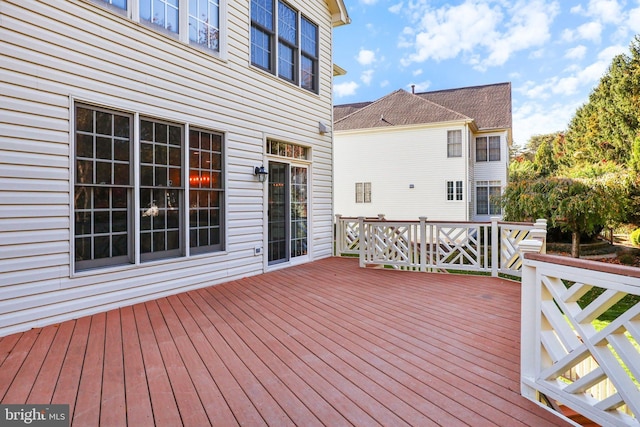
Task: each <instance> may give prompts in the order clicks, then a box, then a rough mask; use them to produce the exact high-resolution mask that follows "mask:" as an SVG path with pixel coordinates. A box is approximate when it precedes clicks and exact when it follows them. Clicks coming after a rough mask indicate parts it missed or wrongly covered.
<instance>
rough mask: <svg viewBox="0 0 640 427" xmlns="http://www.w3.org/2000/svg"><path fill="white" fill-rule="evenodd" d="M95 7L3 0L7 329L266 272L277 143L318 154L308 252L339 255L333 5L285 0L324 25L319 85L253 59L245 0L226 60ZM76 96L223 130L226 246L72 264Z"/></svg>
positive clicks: (0, 279)
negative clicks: (332, 127)
mask: <svg viewBox="0 0 640 427" xmlns="http://www.w3.org/2000/svg"><path fill="white" fill-rule="evenodd" d="M99 3H100V2H99V1H90V0H66V1H61V0H44V1H38V2H34V1H24V0H0V40H2V42H1V43H0V58H1V60H0V63H1V68H2V70H0V75H1V76H2V78H1V82H0V87H1V88H2V89H1V90H0V336H2V335H6V334H9V333H13V332H17V331H22V330H27V329H29V328H31V327H36V326H40V325H44V324H51V323H55V322H59V321H62V320H65V319H69V318H76V317H79V316H82V315H88V314H92V313H96V312H100V311H105V310H108V309H111V308H115V307H119V306H124V305H129V304H133V303H136V302H140V301H144V300H149V299H153V298H157V297H160V296H164V295H168V294H173V293H177V292H181V291H185V290H189V289H194V288H198V287H203V286H208V285H212V284H216V283H219V282H223V281H227V280H231V279H235V278H240V277H243V276H248V275H254V274H259V273H261V272H264V271H265V270H266V269H268V267H267V260H266V250H262V251H261V254H260V255H256V254H255V248H261V249H266V217H265V215H266V204H267V200H266V192H265V191H266V184H263V183H260V182H258V181H257V180H256V178H255V177H254V175H253V169H254V167H255V166H260V165H261V164H265V165H266V164H267V161H268V157H267V156H266V154H265V141H266V140H267V138H276V139H278V140H281V141H286V142H289V143H293V144H297V145H302V146H305V147H308V148H309V149H310V151H311V159H310V161H309V162H308V165H309V171H310V172H309V180H310V187H309V190H310V196H309V210H310V211H311V212H312V215H311V217H312V222H311V223H310V224H309V226H310V230H309V246H310V248H309V259H318V258H323V257H327V256H330V255H331V252H332V223H333V218H332V213H333V209H332V144H331V136H330V135H320V134H319V132H318V122H319V121H322V122H324V123H330V122H331V117H332V113H331V108H332V107H331V90H332V81H331V79H332V59H331V48H332V26H331V16H330V13H329V10H328V9H327V4H326V3H325V2H322V1H314V2H304V1H302V0H292V1H289V2H288V3H289V4H290V5H291V6H292V7H294V8H297V9H298V10H299V11H301V12H303V13H304V15H305V16H306V17H308V18H309V19H311V20H313V21H314V22H315V23H316V24H317V25H318V26H319V28H318V30H319V46H320V47H319V67H320V70H319V75H320V78H319V91H318V94H314V93H311V92H309V91H307V90H304V89H301V88H299V87H296V86H294V85H292V84H289V83H288V82H285V81H284V80H282V79H280V78H278V77H276V76H273V75H271V74H268V73H266V72H264V71H263V70H260V69H258V68H256V67H253V66H251V65H250V47H249V32H250V22H249V7H250V2H248V1H246V2H235V1H226V2H225V1H223V2H222V3H223V12H224V13H223V15H222V16H221V19H222V20H223V22H222V24H223V25H222V26H223V27H226V29H225V31H224V33H223V35H222V37H221V40H222V47H221V54H220V55H213V54H209V53H206V52H203V51H202V50H201V49H199V48H196V47H193V46H190V45H189V44H188V43H185V42H184V41H183V40H179V39H177V38H176V37H173V36H171V35H167V34H164V33H162V32H161V31H156V30H154V29H152V28H150V27H149V26H147V25H144V24H142V23H138V22H134V21H133V20H132V19H130V18H129V17H127V16H126V15H125V14H123V13H118V12H117V11H114V10H111V9H109V8H106V7H103V6H102V5H100V4H99ZM310 3H311V4H310ZM185 4H186V3H184V2H182V5H183V6H184V5H185ZM76 102H82V103H86V104H90V105H95V106H97V107H104V108H109V109H113V110H117V111H123V112H127V113H131V114H134V115H135V118H136V119H138V118H139V117H141V116H149V117H153V118H157V119H161V120H166V121H170V122H172V123H177V124H180V125H181V126H185V128H188V126H191V127H197V128H200V129H205V130H210V131H213V132H220V133H222V134H223V139H224V170H225V173H224V181H225V185H224V189H225V200H224V205H225V209H226V212H225V218H224V221H223V228H224V234H225V248H224V250H223V251H220V252H214V253H209V254H201V255H193V256H186V255H182V256H176V257H172V258H169V259H164V260H159V261H149V262H141V261H140V260H139V257H138V258H137V259H136V261H135V262H134V263H133V264H128V265H121V266H114V267H106V268H97V269H92V270H86V271H78V272H76V271H75V270H74V255H73V254H74V251H73V246H74V241H73V233H74V230H73V227H74V217H73V204H74V202H73V200H72V197H73V196H72V194H73V188H74V182H73V176H74V153H75V151H74V150H75V148H74V136H73V134H74V123H73V121H74V113H73V111H74V105H75V103H76ZM136 155H137V154H134V159H135V156H136ZM183 155H185V154H183ZM184 179H185V180H186V179H188V178H187V176H186V174H185V175H184ZM187 210H188V209H187ZM182 220H183V221H184V223H185V224H186V226H187V227H188V224H189V222H188V221H189V219H188V214H187V215H185V217H183V218H182ZM134 232H135V230H134Z"/></svg>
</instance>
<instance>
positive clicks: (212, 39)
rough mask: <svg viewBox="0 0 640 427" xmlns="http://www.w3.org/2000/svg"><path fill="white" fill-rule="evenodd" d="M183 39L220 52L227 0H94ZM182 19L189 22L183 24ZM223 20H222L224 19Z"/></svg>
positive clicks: (185, 41)
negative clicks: (181, 23)
mask: <svg viewBox="0 0 640 427" xmlns="http://www.w3.org/2000/svg"><path fill="white" fill-rule="evenodd" d="M94 1H96V2H98V3H101V4H106V5H107V7H109V8H111V9H114V8H116V9H122V10H123V11H124V12H125V13H127V15H128V16H130V17H131V18H132V19H133V20H134V21H139V22H142V23H145V24H148V25H149V26H150V27H152V28H154V29H159V30H160V31H163V32H167V33H170V34H173V35H174V37H177V38H178V39H179V40H180V41H182V42H184V43H190V44H193V45H197V46H198V47H202V48H204V49H206V50H208V51H213V52H220V51H221V47H222V46H221V42H222V34H221V33H222V23H221V19H222V18H221V17H223V10H224V9H223V6H224V1H225V0H94ZM180 22H183V23H188V25H186V26H185V25H183V26H182V27H181V26H180ZM222 22H223V21H222Z"/></svg>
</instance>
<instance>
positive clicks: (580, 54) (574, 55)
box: [564, 45, 587, 60]
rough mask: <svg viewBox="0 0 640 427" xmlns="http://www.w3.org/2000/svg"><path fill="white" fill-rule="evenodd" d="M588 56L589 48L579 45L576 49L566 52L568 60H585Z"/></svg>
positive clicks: (565, 55)
mask: <svg viewBox="0 0 640 427" xmlns="http://www.w3.org/2000/svg"><path fill="white" fill-rule="evenodd" d="M586 54H587V47H586V46H584V45H578V46H576V47H572V48H571V49H568V50H567V51H566V52H565V54H564V57H565V58H567V59H577V60H581V59H583V58H584V56H585V55H586Z"/></svg>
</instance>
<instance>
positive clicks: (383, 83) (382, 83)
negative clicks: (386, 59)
mask: <svg viewBox="0 0 640 427" xmlns="http://www.w3.org/2000/svg"><path fill="white" fill-rule="evenodd" d="M387 86H389V80H383V81H381V82H380V87H387Z"/></svg>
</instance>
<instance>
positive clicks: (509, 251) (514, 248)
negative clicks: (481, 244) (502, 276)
mask: <svg viewBox="0 0 640 427" xmlns="http://www.w3.org/2000/svg"><path fill="white" fill-rule="evenodd" d="M530 229H531V227H529V226H516V225H508V224H503V225H502V226H501V227H500V270H501V271H502V272H504V273H510V274H513V273H514V272H517V271H520V269H521V268H522V257H521V255H520V252H519V251H518V245H519V244H520V242H522V241H523V240H524V239H527V238H529V231H530Z"/></svg>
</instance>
